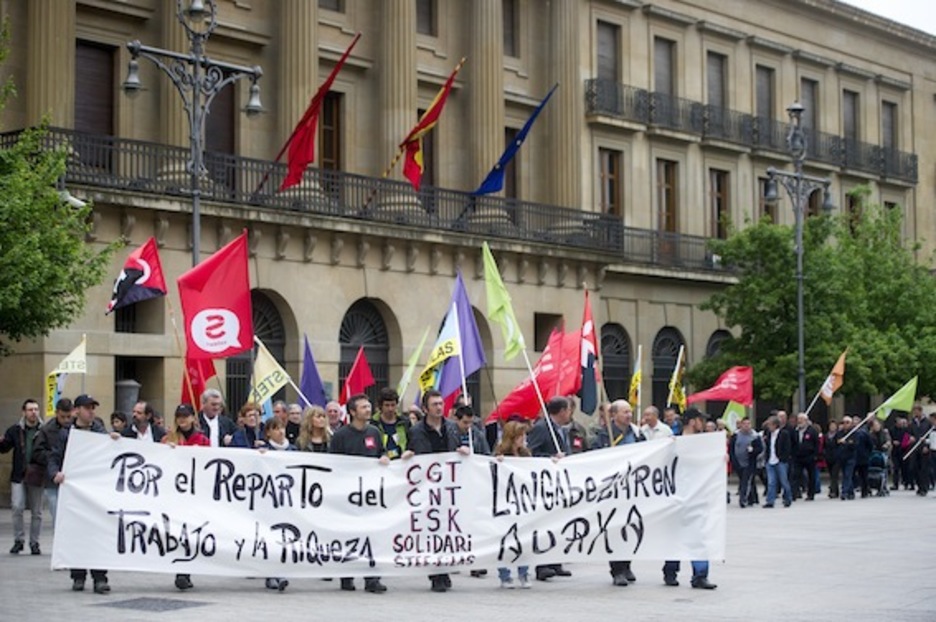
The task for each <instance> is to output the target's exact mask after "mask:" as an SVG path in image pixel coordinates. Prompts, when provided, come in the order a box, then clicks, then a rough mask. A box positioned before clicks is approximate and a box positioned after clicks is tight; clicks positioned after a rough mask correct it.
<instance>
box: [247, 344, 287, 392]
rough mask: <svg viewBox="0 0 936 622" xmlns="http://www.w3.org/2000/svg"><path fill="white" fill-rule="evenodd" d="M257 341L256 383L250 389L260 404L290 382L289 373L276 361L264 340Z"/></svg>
mask: <svg viewBox="0 0 936 622" xmlns="http://www.w3.org/2000/svg"><path fill="white" fill-rule="evenodd" d="M254 341H256V342H257V346H258V347H257V360H255V361H254V373H253V377H254V385H253V389H251V391H250V399H251V400H252V401H254V402H257V403H258V404H262V403H263V402H265V401H267V400H268V399H270V398H271V397H273V395H274V394H275V393H276V392H277V391H279V390H280V389H282V388H283V387H285V386H286V385H287V384H289V374H287V373H286V370H284V369H283V368H282V367H280V364H279V363H277V362H276V359H275V358H273V355H272V354H270V351H269V350H267V349H266V346H265V345H263V342H262V341H260V339H258V338H256V337H255V338H254Z"/></svg>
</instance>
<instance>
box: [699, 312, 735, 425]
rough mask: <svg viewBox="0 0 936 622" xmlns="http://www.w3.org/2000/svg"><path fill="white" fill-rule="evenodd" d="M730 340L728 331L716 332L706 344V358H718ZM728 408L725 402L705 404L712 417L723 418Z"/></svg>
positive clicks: (710, 401) (709, 401)
mask: <svg viewBox="0 0 936 622" xmlns="http://www.w3.org/2000/svg"><path fill="white" fill-rule="evenodd" d="M730 338H731V333H729V332H728V331H727V330H716V331H715V332H714V333H712V336H711V337H709V340H708V343H706V344H705V358H707V359H710V358H712V357H714V356H717V355H718V353H719V352H720V351H721V346H722V344H723V343H725V341H726V340H728V339H730ZM727 406H728V402H726V401H724V400H707V401H706V402H705V410H706V411H707V412H708V414H709V416H712V417H721V416H722V415H723V414H724V413H725V407H727Z"/></svg>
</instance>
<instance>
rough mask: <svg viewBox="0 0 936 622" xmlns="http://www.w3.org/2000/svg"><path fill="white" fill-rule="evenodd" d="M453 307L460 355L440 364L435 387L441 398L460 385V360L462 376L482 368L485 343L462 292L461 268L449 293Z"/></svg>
mask: <svg viewBox="0 0 936 622" xmlns="http://www.w3.org/2000/svg"><path fill="white" fill-rule="evenodd" d="M453 306H454V308H455V311H456V313H457V314H458V339H459V341H460V342H461V356H460V357H459V356H453V357H451V358H449V359H448V360H446V361H445V363H443V365H442V371H441V372H440V373H439V381H438V383H437V384H436V387H437V388H438V389H439V392H440V393H441V394H442V396H443V397H448V396H450V395H451V394H452V393H454V392H455V391H457V390H459V389H461V386H462V362H464V374H465V378H467V377H468V376H470V375H471V374H473V373H475V372H476V371H478V370H479V369H481V368H482V367H484V364H485V362H486V361H485V359H484V346H483V345H482V344H481V335H480V334H478V325H477V324H476V323H475V319H474V310H473V309H472V308H471V302H470V301H469V300H468V293H467V292H466V291H465V283H464V281H462V276H461V271H460V270H459V272H458V276H457V278H456V279H455V291H453V292H452V302H451V303H450V304H449V309H452V307H453Z"/></svg>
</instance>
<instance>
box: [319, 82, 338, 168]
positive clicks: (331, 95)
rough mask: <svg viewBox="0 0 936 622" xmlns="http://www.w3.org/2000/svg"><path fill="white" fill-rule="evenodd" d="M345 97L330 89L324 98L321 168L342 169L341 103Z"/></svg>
mask: <svg viewBox="0 0 936 622" xmlns="http://www.w3.org/2000/svg"><path fill="white" fill-rule="evenodd" d="M343 97H344V96H343V95H342V94H341V93H336V92H335V91H329V92H328V93H326V94H325V97H324V99H323V100H322V111H321V124H322V129H321V134H319V168H321V169H323V170H328V171H340V170H341V166H342V162H341V104H342V99H343Z"/></svg>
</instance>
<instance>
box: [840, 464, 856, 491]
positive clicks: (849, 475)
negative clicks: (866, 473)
mask: <svg viewBox="0 0 936 622" xmlns="http://www.w3.org/2000/svg"><path fill="white" fill-rule="evenodd" d="M854 496H855V459H854V458H852V459H851V460H846V461H845V463H844V464H843V465H842V497H844V498H846V499H847V498H849V497H852V498H853V497H854Z"/></svg>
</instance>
